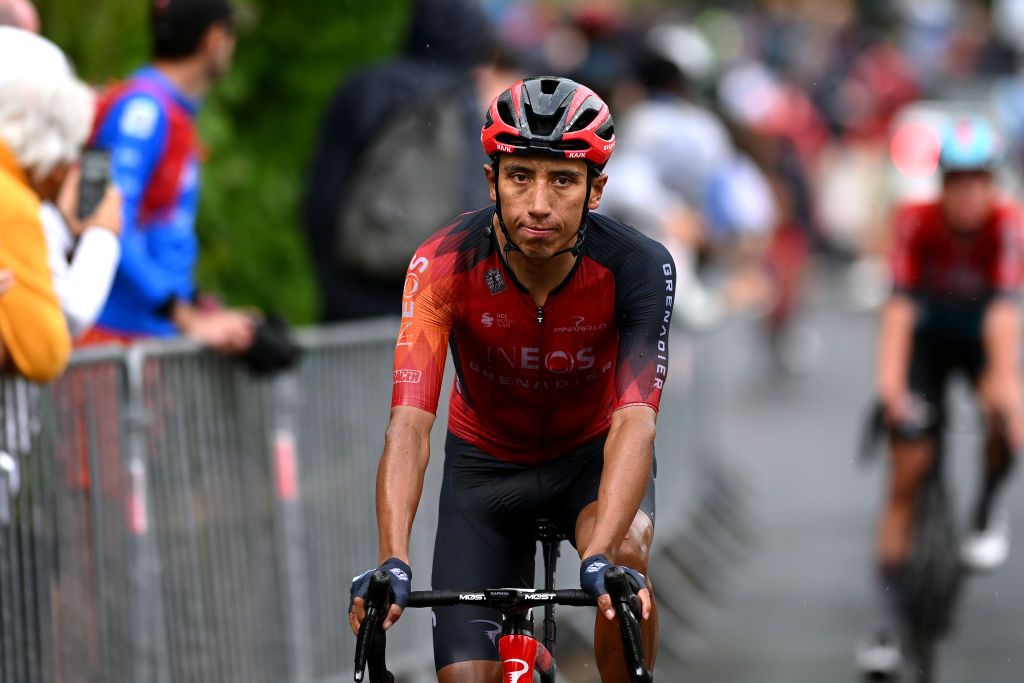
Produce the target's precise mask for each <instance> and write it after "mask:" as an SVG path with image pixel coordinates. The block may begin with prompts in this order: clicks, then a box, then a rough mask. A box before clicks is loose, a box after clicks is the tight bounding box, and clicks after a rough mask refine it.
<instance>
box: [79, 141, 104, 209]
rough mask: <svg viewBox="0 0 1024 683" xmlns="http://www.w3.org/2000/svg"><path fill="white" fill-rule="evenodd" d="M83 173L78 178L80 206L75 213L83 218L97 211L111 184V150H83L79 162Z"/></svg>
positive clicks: (93, 148)
mask: <svg viewBox="0 0 1024 683" xmlns="http://www.w3.org/2000/svg"><path fill="white" fill-rule="evenodd" d="M79 166H80V168H81V175H80V177H79V179H78V206H77V207H76V208H75V215H76V216H78V220H83V219H85V218H87V217H89V216H91V215H92V214H93V212H94V211H96V207H97V206H99V205H100V201H102V200H103V195H105V194H106V193H107V185H109V184H110V151H109V150H106V149H98V148H96V147H87V148H86V149H85V150H84V151H83V152H82V160H81V163H80V164H79Z"/></svg>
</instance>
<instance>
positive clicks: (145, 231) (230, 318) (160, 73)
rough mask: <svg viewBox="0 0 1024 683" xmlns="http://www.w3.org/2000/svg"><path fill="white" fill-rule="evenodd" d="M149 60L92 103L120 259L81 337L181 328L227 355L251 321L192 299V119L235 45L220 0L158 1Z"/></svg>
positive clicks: (245, 337) (244, 339) (237, 347)
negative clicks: (112, 189) (120, 201)
mask: <svg viewBox="0 0 1024 683" xmlns="http://www.w3.org/2000/svg"><path fill="white" fill-rule="evenodd" d="M151 17H152V29H153V63H152V65H150V66H147V67H144V68H143V69H141V70H139V71H138V72H136V73H135V74H133V75H132V76H131V77H130V78H129V79H128V81H127V82H125V83H123V84H121V85H120V86H116V87H114V88H113V89H112V90H110V91H109V92H108V93H107V94H106V95H105V96H104V97H103V99H102V101H101V102H100V105H99V107H98V115H97V121H96V126H95V129H94V133H93V142H94V144H96V145H97V146H99V147H103V148H106V149H109V150H110V151H111V154H112V163H113V176H114V180H115V182H116V184H117V185H118V186H119V187H120V188H121V190H122V191H123V193H124V212H123V230H122V235H121V261H120V263H119V265H118V268H117V274H116V275H115V277H114V284H113V286H112V287H111V290H110V298H109V299H108V300H107V303H106V306H105V307H104V309H103V311H102V313H101V314H100V317H99V321H98V323H97V325H96V327H95V328H93V329H92V330H90V331H89V332H88V333H87V334H86V337H85V339H84V342H85V343H97V342H102V341H113V340H116V341H127V340H130V339H132V338H137V337H145V336H149V337H168V336H174V335H177V334H179V333H184V334H186V335H188V336H191V337H194V338H196V339H198V340H200V341H201V342H203V343H205V344H206V345H208V346H210V347H212V348H214V349H217V350H220V351H223V352H228V353H233V352H239V351H243V350H245V349H246V348H248V347H249V345H250V344H251V342H252V338H253V326H254V323H253V320H252V318H251V317H250V316H248V315H247V314H244V313H242V312H240V311H235V310H224V309H216V310H209V309H207V308H206V307H199V306H197V305H196V288H195V285H194V282H193V270H194V268H195V264H196V259H197V257H198V240H197V239H196V233H195V219H196V211H197V208H198V205H199V175H198V157H199V154H198V143H197V140H196V129H195V117H196V115H197V113H198V111H199V108H200V104H201V101H202V98H203V97H204V96H205V95H206V94H207V93H208V92H209V90H210V88H211V87H212V86H213V85H214V84H215V83H216V82H217V81H219V80H220V78H221V77H222V76H223V75H224V74H225V73H226V71H227V69H228V67H229V65H230V63H231V58H232V55H233V53H234V47H235V31H234V23H233V9H232V6H231V4H230V3H229V2H228V0H160V1H159V2H155V3H154V5H153V7H152V13H151Z"/></svg>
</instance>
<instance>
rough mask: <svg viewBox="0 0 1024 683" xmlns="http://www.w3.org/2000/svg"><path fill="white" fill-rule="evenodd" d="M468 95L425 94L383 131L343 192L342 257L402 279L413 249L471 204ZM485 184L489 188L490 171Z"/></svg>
mask: <svg viewBox="0 0 1024 683" xmlns="http://www.w3.org/2000/svg"><path fill="white" fill-rule="evenodd" d="M466 96H467V93H460V92H459V91H458V90H457V89H455V88H451V89H447V90H445V91H442V92H435V93H432V94H431V95H430V96H427V97H422V98H420V99H419V100H417V101H416V102H415V103H414V104H412V105H410V106H408V107H406V108H403V109H402V110H401V111H399V112H397V113H396V114H394V115H392V116H390V117H389V118H388V119H386V121H385V122H384V123H383V124H382V125H381V126H380V127H379V128H378V129H377V130H376V131H375V133H374V135H373V139H372V140H371V141H370V142H369V143H368V144H367V146H366V148H365V149H364V150H363V152H362V154H361V155H360V157H359V159H358V160H357V161H356V170H355V172H354V173H353V174H352V175H351V176H350V182H349V184H348V186H347V187H345V188H343V191H342V193H341V202H340V204H339V208H338V222H337V240H336V245H337V246H336V252H335V256H336V258H337V261H338V263H339V265H340V267H341V268H342V269H344V270H346V271H349V272H353V273H357V274H360V275H363V276H366V277H368V278H371V279H374V280H393V279H396V278H399V279H400V278H401V277H402V275H403V274H404V273H405V270H406V268H407V267H408V265H409V260H410V259H411V258H412V255H413V252H414V251H415V250H416V248H417V247H419V245H420V244H422V243H423V242H424V241H425V240H426V239H427V238H428V237H430V235H431V234H433V233H434V232H436V231H437V230H439V229H440V228H442V227H444V226H445V225H447V224H448V223H449V222H450V221H451V220H452V219H453V218H454V217H455V216H457V215H459V214H460V213H464V212H465V211H469V210H471V209H475V208H479V207H478V206H467V204H468V203H469V196H471V193H470V192H469V191H468V190H467V184H468V183H470V182H471V179H470V176H469V174H468V172H467V169H468V164H469V163H470V162H471V161H472V162H475V161H476V159H477V157H478V156H479V155H478V154H476V153H474V151H473V150H472V149H471V148H470V144H471V142H472V140H471V139H470V137H469V134H468V132H469V131H470V130H471V129H470V128H469V127H468V126H467V115H466V114H467V112H466V109H467V107H466V102H467V101H466V99H465V97H466ZM478 175H479V180H477V182H478V183H479V185H480V188H481V189H484V188H485V187H486V185H485V183H484V180H483V177H482V171H479V172H478Z"/></svg>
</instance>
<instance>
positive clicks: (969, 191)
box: [942, 171, 998, 231]
mask: <svg viewBox="0 0 1024 683" xmlns="http://www.w3.org/2000/svg"><path fill="white" fill-rule="evenodd" d="M997 192H998V188H997V186H996V183H995V180H994V179H993V178H992V174H991V173H987V172H983V171H979V172H960V173H947V174H946V176H945V177H944V178H943V181H942V208H943V211H944V212H945V215H946V221H947V222H948V223H949V225H950V226H951V227H952V228H953V229H954V230H962V231H963V230H977V229H979V228H981V227H982V226H983V225H984V224H985V221H986V220H988V218H989V216H990V215H991V213H992V207H993V206H994V205H995V202H996V197H997Z"/></svg>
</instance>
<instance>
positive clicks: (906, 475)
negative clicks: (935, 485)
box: [889, 438, 934, 507]
mask: <svg viewBox="0 0 1024 683" xmlns="http://www.w3.org/2000/svg"><path fill="white" fill-rule="evenodd" d="M933 444H934V442H933V440H931V439H927V438H925V439H916V440H913V441H906V440H894V441H893V445H892V459H891V465H890V467H891V471H890V484H889V504H890V505H891V506H900V507H902V506H909V505H912V504H913V502H914V497H915V496H916V494H917V491H918V490H919V489H920V488H921V484H922V483H923V482H924V479H925V477H926V476H927V474H928V469H929V467H931V462H932V458H933V457H934V454H933V452H932V451H933V450H934V448H933Z"/></svg>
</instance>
